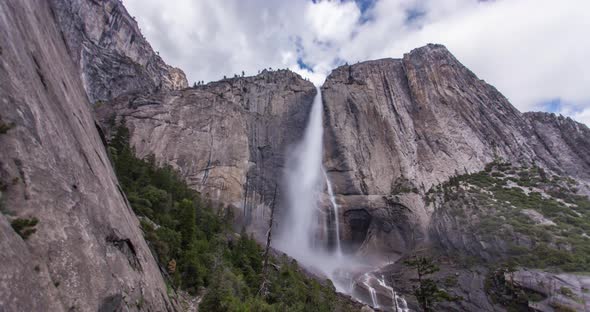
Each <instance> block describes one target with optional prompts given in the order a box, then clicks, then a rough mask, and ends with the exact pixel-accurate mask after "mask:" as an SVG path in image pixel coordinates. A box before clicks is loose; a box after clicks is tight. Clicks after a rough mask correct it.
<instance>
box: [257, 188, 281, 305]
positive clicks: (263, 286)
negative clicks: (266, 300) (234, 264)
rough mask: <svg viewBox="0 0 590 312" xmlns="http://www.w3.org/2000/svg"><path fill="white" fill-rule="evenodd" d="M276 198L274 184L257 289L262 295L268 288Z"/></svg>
mask: <svg viewBox="0 0 590 312" xmlns="http://www.w3.org/2000/svg"><path fill="white" fill-rule="evenodd" d="M276 199H277V185H276V184H275V191H274V194H273V196H272V203H271V205H270V221H269V223H268V231H267V232H266V247H265V248H264V255H263V257H262V258H263V259H264V262H263V264H262V284H261V285H260V289H259V290H258V294H260V295H262V296H263V297H265V296H266V294H267V292H268V290H267V287H268V283H269V281H268V279H267V271H268V253H269V250H270V243H271V241H272V225H273V223H274V216H275V203H276Z"/></svg>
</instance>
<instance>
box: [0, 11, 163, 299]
mask: <svg viewBox="0 0 590 312" xmlns="http://www.w3.org/2000/svg"><path fill="white" fill-rule="evenodd" d="M89 107H90V104H89V102H88V99H87V96H86V92H85V90H84V87H83V85H82V83H81V81H80V77H79V73H78V71H77V68H76V67H75V66H74V64H73V63H72V60H71V58H70V57H69V55H68V51H67V49H66V46H65V44H64V42H63V40H62V39H61V35H60V30H59V28H58V27H57V25H56V23H55V21H54V16H53V15H52V14H51V8H50V7H49V2H47V1H44V0H36V1H20V0H6V1H1V2H0V116H1V117H0V118H1V121H0V129H1V131H0V145H1V146H2V149H1V150H0V174H1V193H0V194H1V196H0V200H1V205H2V206H1V213H0V246H1V248H2V253H1V255H0V261H1V262H2V265H0V289H1V291H0V310H2V311H97V310H98V311H120V310H126V311H138V310H152V311H171V310H174V305H173V303H172V302H171V301H170V300H169V299H168V294H167V289H166V285H165V283H164V280H163V278H162V275H161V274H160V270H159V268H158V266H157V264H156V261H155V260H154V258H153V256H152V254H151V252H150V249H149V248H148V246H147V244H146V242H145V241H144V239H143V235H142V232H141V230H140V228H139V222H138V220H137V218H136V217H135V214H134V213H133V211H132V210H131V208H130V207H129V205H128V204H127V201H126V199H125V197H124V195H123V193H122V192H121V189H120V187H119V185H118V182H117V179H116V177H115V174H114V173H113V170H112V168H111V165H110V161H109V158H108V155H107V153H106V150H105V145H104V144H105V142H104V137H101V136H100V134H99V131H97V127H96V125H95V121H94V119H93V115H92V113H91V111H90V109H89ZM35 220H36V221H35Z"/></svg>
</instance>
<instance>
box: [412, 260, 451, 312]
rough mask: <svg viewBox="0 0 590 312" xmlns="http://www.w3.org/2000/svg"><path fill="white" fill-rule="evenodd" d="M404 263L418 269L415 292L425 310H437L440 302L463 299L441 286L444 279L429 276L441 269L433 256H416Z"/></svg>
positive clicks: (426, 311)
mask: <svg viewBox="0 0 590 312" xmlns="http://www.w3.org/2000/svg"><path fill="white" fill-rule="evenodd" d="M404 264H405V265H406V266H408V267H410V268H412V269H414V270H416V274H417V279H416V285H415V286H413V289H414V291H413V294H414V296H415V297H416V300H417V301H418V303H419V304H420V307H421V308H422V310H423V311H425V312H428V311H435V309H434V308H435V306H436V304H437V303H438V302H443V301H457V300H460V299H461V298H459V297H455V296H452V295H450V294H449V293H448V292H446V291H445V290H444V289H442V288H441V287H440V285H442V284H444V283H445V282H444V281H443V282H439V281H437V280H434V279H432V278H430V277H429V276H430V275H431V274H434V273H436V272H438V271H439V270H440V269H439V267H438V266H437V265H436V264H435V263H434V261H433V260H432V258H429V257H418V256H414V257H412V258H410V259H407V260H405V261H404Z"/></svg>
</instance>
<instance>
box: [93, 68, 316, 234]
mask: <svg viewBox="0 0 590 312" xmlns="http://www.w3.org/2000/svg"><path fill="white" fill-rule="evenodd" d="M315 93H316V90H315V88H314V86H313V84H312V83H311V82H308V81H306V80H304V79H302V78H301V77H300V76H299V75H297V74H295V73H293V72H290V71H287V70H280V71H274V72H272V71H264V72H262V73H261V74H259V75H257V76H254V77H245V78H234V79H227V80H222V81H219V82H212V83H209V84H207V85H203V86H197V87H195V88H190V89H185V90H182V91H175V92H168V93H165V94H156V95H148V96H145V95H143V94H135V95H128V96H123V97H120V98H117V99H116V100H114V101H112V102H111V103H109V104H108V105H103V106H101V107H97V109H96V111H97V114H98V116H99V117H100V119H101V120H102V121H103V124H104V126H105V129H109V128H111V127H112V125H115V124H117V123H119V122H120V121H121V120H124V121H125V124H126V125H127V127H128V128H129V129H130V131H131V144H132V145H133V146H134V147H135V150H136V152H137V154H138V155H139V156H140V157H145V156H147V155H150V154H153V155H154V156H155V159H156V160H157V161H158V163H160V164H170V165H172V166H173V167H175V168H176V169H178V170H179V171H180V172H181V174H182V175H183V176H184V178H185V179H186V180H187V181H188V183H189V185H191V186H192V187H194V188H195V189H197V190H199V191H200V192H201V193H202V194H203V195H206V196H208V197H209V198H210V199H212V200H214V201H219V202H223V203H226V204H231V205H233V206H235V207H238V208H241V209H240V211H241V212H242V214H243V217H244V218H245V219H243V222H245V223H246V224H249V223H251V222H250V221H252V220H254V221H259V222H260V225H264V227H265V229H266V227H267V226H268V223H267V222H266V221H264V222H263V220H264V219H265V218H266V217H268V212H267V211H266V210H267V209H266V207H268V206H269V205H270V204H271V202H272V200H273V197H274V191H275V186H277V185H278V186H279V190H278V192H279V193H280V184H281V179H282V173H283V170H282V168H283V166H284V162H285V155H286V154H287V153H289V147H290V146H292V145H293V144H294V143H295V142H298V141H299V140H300V139H301V137H302V135H303V131H304V128H305V125H306V120H307V118H308V113H309V110H310V109H311V104H312V102H313V97H314V95H315ZM107 133H108V131H107ZM279 197H280V196H279ZM278 201H280V199H277V202H278ZM277 205H278V204H277ZM265 231H266V230H264V231H263V232H265Z"/></svg>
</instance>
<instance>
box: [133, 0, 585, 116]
mask: <svg viewBox="0 0 590 312" xmlns="http://www.w3.org/2000/svg"><path fill="white" fill-rule="evenodd" d="M124 3H125V5H126V7H127V8H128V10H129V12H130V13H131V15H133V16H135V17H136V19H137V21H138V22H139V25H140V27H141V29H142V31H143V33H144V35H145V36H146V37H147V38H148V40H149V41H150V42H151V44H152V46H153V47H154V49H155V50H157V51H159V52H160V55H161V56H162V57H163V58H164V60H165V61H166V62H167V63H169V64H171V65H174V66H178V67H180V68H182V69H183V70H184V71H185V72H186V73H187V76H188V79H189V81H200V80H204V81H205V82H207V81H212V80H218V79H221V78H222V77H223V76H224V75H226V76H228V77H229V76H233V75H234V74H237V73H240V74H241V72H242V71H244V72H245V73H246V75H254V74H257V73H258V71H259V70H260V69H263V68H269V67H271V68H273V69H277V68H289V69H291V70H293V71H296V72H298V73H300V74H301V75H303V76H305V77H308V78H310V79H311V80H312V81H314V82H316V83H321V82H322V81H323V79H324V78H325V76H326V75H327V74H328V73H329V72H330V70H331V69H332V68H334V67H336V66H338V65H342V64H344V63H345V62H348V63H356V62H357V61H363V60H370V59H377V58H384V57H393V58H400V57H402V56H403V54H404V53H406V52H408V51H410V50H411V49H413V48H415V47H419V46H422V45H425V44H426V43H429V42H432V43H442V44H444V45H446V46H447V48H448V49H449V50H450V51H451V52H452V53H453V54H454V55H455V56H456V57H457V58H458V59H459V60H460V61H461V62H462V63H463V64H465V65H466V66H467V67H469V68H470V69H471V70H472V71H474V72H475V73H476V74H477V75H478V76H479V77H480V78H482V79H484V80H486V81H487V82H489V83H491V84H493V85H494V86H496V87H497V88H498V89H499V90H500V91H501V92H502V93H504V95H506V96H507V97H508V98H509V99H510V101H511V102H512V104H514V105H515V106H516V107H518V108H519V109H520V110H521V111H530V110H543V111H551V112H556V113H561V114H564V115H567V116H571V117H573V118H574V119H576V120H578V121H581V122H584V123H586V124H587V125H590V1H588V0H563V1H555V0H554V1H549V0H497V1H493V0H488V1H482V0H479V1H478V0H357V1H312V0H282V1H281V0H273V1H269V0H214V1H212V0H169V1H161V0H124Z"/></svg>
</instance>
